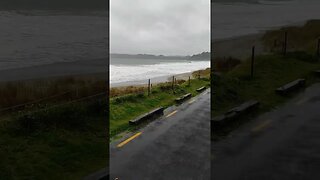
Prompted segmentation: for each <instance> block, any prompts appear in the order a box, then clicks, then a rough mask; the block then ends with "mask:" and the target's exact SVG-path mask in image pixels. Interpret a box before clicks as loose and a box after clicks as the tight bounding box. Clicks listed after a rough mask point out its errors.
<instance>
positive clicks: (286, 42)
mask: <svg viewBox="0 0 320 180" xmlns="http://www.w3.org/2000/svg"><path fill="white" fill-rule="evenodd" d="M287 45H288V31H286V32H285V33H284V44H283V55H286V54H287Z"/></svg>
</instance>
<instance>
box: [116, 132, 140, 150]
mask: <svg viewBox="0 0 320 180" xmlns="http://www.w3.org/2000/svg"><path fill="white" fill-rule="evenodd" d="M141 134H142V132H138V133H137V134H135V135H133V136H131V137H130V138H128V139H127V140H125V141H123V142H121V143H120V144H118V145H117V147H118V148H121V147H122V146H124V145H126V144H127V143H129V142H130V141H132V140H133V139H134V138H136V137H138V136H140V135H141Z"/></svg>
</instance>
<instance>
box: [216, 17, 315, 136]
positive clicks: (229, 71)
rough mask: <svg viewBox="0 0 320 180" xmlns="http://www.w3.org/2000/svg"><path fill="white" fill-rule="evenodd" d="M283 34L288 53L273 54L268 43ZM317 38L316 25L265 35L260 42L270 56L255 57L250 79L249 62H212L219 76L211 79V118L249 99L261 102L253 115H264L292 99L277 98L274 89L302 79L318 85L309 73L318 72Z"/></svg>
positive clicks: (224, 131) (308, 83) (236, 122)
mask: <svg viewBox="0 0 320 180" xmlns="http://www.w3.org/2000/svg"><path fill="white" fill-rule="evenodd" d="M286 30H287V31H288V35H289V36H288V37H289V38H288V39H289V41H288V45H289V47H290V48H289V50H290V51H291V52H289V53H287V55H286V56H283V55H281V54H280V53H278V52H275V48H274V44H273V43H271V42H274V40H275V39H277V40H278V41H280V40H282V39H283V34H284V31H286ZM319 37H320V21H310V22H308V23H307V24H306V25H305V26H303V27H288V28H283V29H280V30H275V31H270V32H267V33H266V34H265V35H264V37H263V39H262V40H263V43H264V44H265V46H266V47H268V48H269V49H270V51H271V52H270V54H269V55H261V56H257V57H256V59H255V65H254V77H253V78H251V77H250V62H251V61H250V59H247V60H245V61H240V60H237V59H235V58H229V60H227V61H225V60H221V59H220V58H216V59H214V62H213V68H214V71H216V72H217V71H219V72H220V73H221V76H214V77H213V87H214V89H213V90H214V91H215V92H216V93H215V94H214V95H213V97H212V101H213V103H212V114H213V115H214V116H215V115H219V114H222V113H224V112H226V111H227V110H228V109H230V108H232V107H234V106H237V105H239V104H241V103H243V102H244V101H247V100H250V99H256V100H258V101H260V102H261V105H260V108H259V112H257V113H261V112H266V111H269V110H271V109H272V108H276V106H278V105H280V104H281V103H284V102H285V101H287V100H288V99H289V98H290V97H292V96H294V94H291V95H288V96H285V97H282V96H279V95H277V94H276V93H275V89H276V88H278V87H280V86H282V85H284V84H286V83H288V82H291V81H293V80H295V79H297V78H305V79H306V81H307V86H308V85H311V84H313V83H315V82H319V79H318V78H316V77H315V75H314V74H313V72H312V71H314V70H317V69H320V63H319V60H318V58H317V57H316V55H315V52H316V45H317V44H316V40H317V38H319ZM295 49H297V51H295ZM228 62H229V63H228ZM230 64H231V66H230ZM257 113H255V114H253V115H252V116H254V115H256V114H257ZM248 119H250V118H248V117H247V118H246V119H242V120H239V121H235V122H234V123H233V124H230V126H229V127H227V128H225V129H223V130H222V131H216V132H213V138H214V139H215V138H219V137H220V136H223V135H226V134H228V132H230V131H231V130H233V129H235V128H237V127H238V126H239V125H241V124H242V123H243V122H245V121H247V120H248Z"/></svg>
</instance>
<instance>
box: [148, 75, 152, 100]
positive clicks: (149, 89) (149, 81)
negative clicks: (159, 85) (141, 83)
mask: <svg viewBox="0 0 320 180" xmlns="http://www.w3.org/2000/svg"><path fill="white" fill-rule="evenodd" d="M150 86H151V80H150V79H149V80H148V96H149V95H150V92H151V87H150Z"/></svg>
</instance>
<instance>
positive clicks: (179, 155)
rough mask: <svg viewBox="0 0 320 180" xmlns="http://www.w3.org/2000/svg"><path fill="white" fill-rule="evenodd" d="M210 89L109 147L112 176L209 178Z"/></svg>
mask: <svg viewBox="0 0 320 180" xmlns="http://www.w3.org/2000/svg"><path fill="white" fill-rule="evenodd" d="M210 119H211V118H210V90H207V91H205V92H203V93H202V94H201V95H199V96H198V97H196V98H194V99H190V100H188V101H186V102H185V103H184V104H182V105H181V106H179V107H177V109H171V110H169V111H168V112H165V115H164V116H163V117H162V118H160V119H158V120H156V121H153V122H152V123H150V124H149V125H148V126H146V127H145V128H143V129H140V130H139V131H138V132H136V133H141V134H135V135H136V137H135V138H134V139H132V141H130V142H128V143H127V144H125V145H123V146H122V147H120V148H119V147H117V144H116V143H114V144H113V145H111V150H110V179H111V180H113V179H116V178H118V179H119V180H144V179H148V180H160V179H161V180H162V179H164V180H171V179H172V180H209V179H210V153H211V150H210V143H211V142H210Z"/></svg>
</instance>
